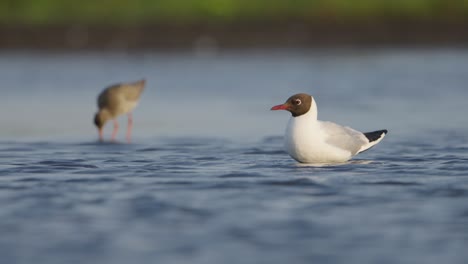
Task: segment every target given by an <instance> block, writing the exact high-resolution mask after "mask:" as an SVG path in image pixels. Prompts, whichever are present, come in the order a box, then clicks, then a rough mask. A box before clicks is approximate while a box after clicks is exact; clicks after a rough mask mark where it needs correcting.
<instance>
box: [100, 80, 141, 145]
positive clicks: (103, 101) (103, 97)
mask: <svg viewBox="0 0 468 264" xmlns="http://www.w3.org/2000/svg"><path fill="white" fill-rule="evenodd" d="M145 83H146V81H145V80H144V79H143V80H140V81H136V82H132V83H118V84H114V85H111V86H108V87H107V88H105V89H104V90H103V91H102V92H101V93H100V94H99V96H98V100H97V104H98V108H99V110H98V112H97V113H96V115H95V116H94V124H95V125H96V126H97V128H98V130H99V140H101V141H102V140H103V138H104V137H103V132H102V130H103V127H104V125H105V124H106V122H107V121H108V120H113V121H114V130H113V132H112V140H115V137H116V136H117V130H118V129H119V124H118V122H117V120H116V118H117V117H118V116H119V115H122V114H125V113H128V126H127V136H126V138H127V141H128V142H130V137H131V133H132V126H133V117H132V113H131V111H132V110H133V109H134V108H135V107H136V106H137V104H138V101H139V100H140V95H141V93H142V92H143V90H144V88H145Z"/></svg>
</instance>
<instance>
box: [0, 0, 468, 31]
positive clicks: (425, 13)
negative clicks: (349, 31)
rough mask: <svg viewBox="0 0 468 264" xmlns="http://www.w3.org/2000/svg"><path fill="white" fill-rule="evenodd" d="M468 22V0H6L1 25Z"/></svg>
mask: <svg viewBox="0 0 468 264" xmlns="http://www.w3.org/2000/svg"><path fill="white" fill-rule="evenodd" d="M291 19H296V20H300V21H322V20H326V21H329V20H331V21H336V20H338V21H363V20H364V21H389V20H395V19H405V20H412V21H423V22H424V21H433V22H434V21H440V22H460V21H466V20H468V0H73V1H70V0H0V24H3V25H12V24H23V25H63V24H70V23H80V24H85V25H95V24H104V25H114V26H126V25H144V24H157V23H169V24H171V23H202V24H203V23H208V24H218V23H235V22H236V21H245V20H253V21H257V22H266V23H267V22H270V21H281V20H291Z"/></svg>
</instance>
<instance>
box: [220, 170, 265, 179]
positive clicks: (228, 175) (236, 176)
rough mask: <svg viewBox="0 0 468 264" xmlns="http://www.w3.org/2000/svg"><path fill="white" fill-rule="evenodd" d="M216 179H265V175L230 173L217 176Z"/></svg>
mask: <svg viewBox="0 0 468 264" xmlns="http://www.w3.org/2000/svg"><path fill="white" fill-rule="evenodd" d="M217 177H218V178H259V177H266V175H263V174H260V173H248V172H241V171H238V172H231V173H227V174H222V175H219V176H217Z"/></svg>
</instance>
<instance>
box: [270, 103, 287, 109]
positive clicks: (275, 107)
mask: <svg viewBox="0 0 468 264" xmlns="http://www.w3.org/2000/svg"><path fill="white" fill-rule="evenodd" d="M270 110H288V106H287V105H286V104H280V105H275V106H273V107H272V108H271V109H270Z"/></svg>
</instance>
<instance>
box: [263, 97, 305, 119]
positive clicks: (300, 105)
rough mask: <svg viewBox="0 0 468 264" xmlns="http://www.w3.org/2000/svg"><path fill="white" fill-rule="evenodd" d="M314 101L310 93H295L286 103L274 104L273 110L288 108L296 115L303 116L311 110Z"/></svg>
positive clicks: (287, 109)
mask: <svg viewBox="0 0 468 264" xmlns="http://www.w3.org/2000/svg"><path fill="white" fill-rule="evenodd" d="M312 101H313V100H312V96H310V95H308V94H305V93H300V94H295V95H293V96H291V97H289V98H288V100H286V102H285V103H284V104H280V105H276V106H273V107H272V108H271V110H286V111H289V112H291V114H292V116H294V117H296V116H301V115H303V114H306V113H307V112H309V110H310V107H311V105H312V103H313V102H312Z"/></svg>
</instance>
